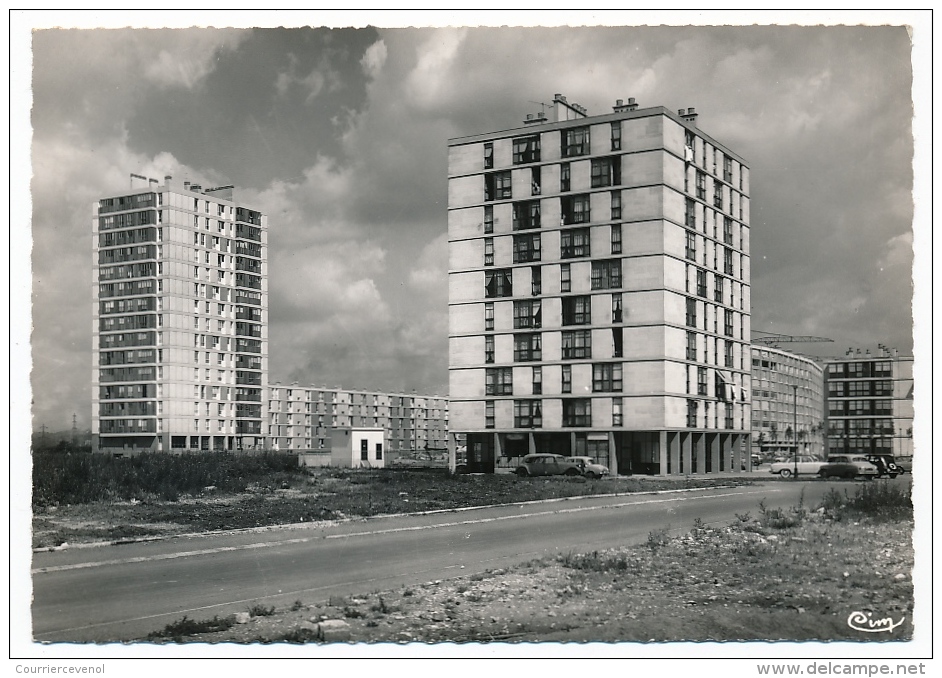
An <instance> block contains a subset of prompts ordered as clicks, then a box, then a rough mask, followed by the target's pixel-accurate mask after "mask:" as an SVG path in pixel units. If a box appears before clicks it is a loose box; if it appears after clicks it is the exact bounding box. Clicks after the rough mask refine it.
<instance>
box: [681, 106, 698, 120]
mask: <svg viewBox="0 0 942 678" xmlns="http://www.w3.org/2000/svg"><path fill="white" fill-rule="evenodd" d="M677 115H679V116H680V117H681V118H683V119H684V122H690V123H696V122H697V111H696V109H694V108H688V109H687V111H686V112H684V109H682V108H681V109H680V110H679V111H677Z"/></svg>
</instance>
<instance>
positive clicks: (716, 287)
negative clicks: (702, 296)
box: [713, 275, 732, 303]
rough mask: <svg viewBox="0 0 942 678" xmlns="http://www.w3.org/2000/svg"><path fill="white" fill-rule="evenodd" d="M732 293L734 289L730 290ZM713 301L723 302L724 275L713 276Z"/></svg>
mask: <svg viewBox="0 0 942 678" xmlns="http://www.w3.org/2000/svg"><path fill="white" fill-rule="evenodd" d="M730 293H732V290H730ZM713 301H717V302H720V303H722V302H723V277H722V276H719V275H714V276H713ZM730 303H732V301H731V302H730Z"/></svg>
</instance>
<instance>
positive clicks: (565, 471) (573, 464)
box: [515, 454, 582, 478]
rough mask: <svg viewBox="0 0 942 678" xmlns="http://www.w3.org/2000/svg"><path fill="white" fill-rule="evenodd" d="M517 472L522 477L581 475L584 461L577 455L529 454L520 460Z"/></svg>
mask: <svg viewBox="0 0 942 678" xmlns="http://www.w3.org/2000/svg"><path fill="white" fill-rule="evenodd" d="M515 473H516V474H517V475H518V476H520V477H521V478H526V477H527V476H562V475H566V476H579V475H582V462H581V461H579V460H578V458H576V457H564V456H563V455H561V454H528V455H527V456H525V457H524V458H523V459H521V460H520V465H519V466H517V470H516V471H515Z"/></svg>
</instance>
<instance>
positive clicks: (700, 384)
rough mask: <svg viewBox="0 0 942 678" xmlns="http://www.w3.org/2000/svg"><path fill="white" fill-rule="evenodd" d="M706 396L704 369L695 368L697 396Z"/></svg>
mask: <svg viewBox="0 0 942 678" xmlns="http://www.w3.org/2000/svg"><path fill="white" fill-rule="evenodd" d="M706 394H707V371H706V368H705V367H698V368H697V395H706Z"/></svg>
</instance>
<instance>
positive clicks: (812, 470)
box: [769, 455, 825, 478]
mask: <svg viewBox="0 0 942 678" xmlns="http://www.w3.org/2000/svg"><path fill="white" fill-rule="evenodd" d="M824 464H825V462H823V461H821V460H819V459H817V458H816V457H812V456H810V455H799V456H798V475H800V476H801V475H809V476H816V475H818V473H819V472H820V471H821V467H822V466H824ZM794 472H795V458H794V457H792V458H791V459H789V460H788V461H777V462H775V463H773V464H772V465H771V466H769V473H777V474H779V475H780V476H782V477H783V478H791V477H792V474H793V473H794Z"/></svg>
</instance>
